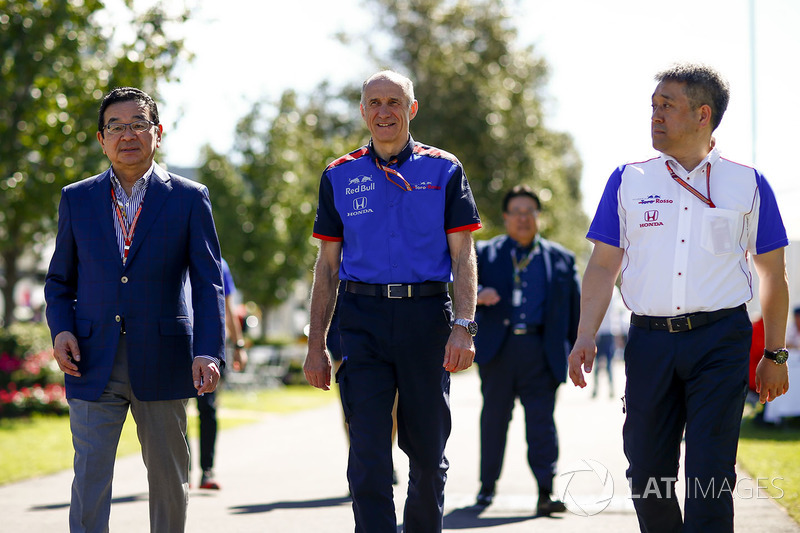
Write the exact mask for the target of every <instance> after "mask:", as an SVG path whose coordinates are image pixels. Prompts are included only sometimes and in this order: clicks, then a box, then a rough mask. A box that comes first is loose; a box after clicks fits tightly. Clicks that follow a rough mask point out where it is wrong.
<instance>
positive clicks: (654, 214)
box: [644, 209, 658, 222]
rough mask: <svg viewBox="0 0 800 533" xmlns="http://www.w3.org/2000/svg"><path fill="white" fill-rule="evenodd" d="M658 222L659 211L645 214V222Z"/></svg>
mask: <svg viewBox="0 0 800 533" xmlns="http://www.w3.org/2000/svg"><path fill="white" fill-rule="evenodd" d="M656 220H658V211H657V210H655V209H653V210H651V211H645V212H644V221H645V222H655V221H656Z"/></svg>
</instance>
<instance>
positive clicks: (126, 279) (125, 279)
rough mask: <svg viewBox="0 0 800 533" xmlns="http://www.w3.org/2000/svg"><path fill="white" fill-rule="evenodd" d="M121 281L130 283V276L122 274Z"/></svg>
mask: <svg viewBox="0 0 800 533" xmlns="http://www.w3.org/2000/svg"><path fill="white" fill-rule="evenodd" d="M120 281H121V282H122V283H128V276H122V279H121V280H120Z"/></svg>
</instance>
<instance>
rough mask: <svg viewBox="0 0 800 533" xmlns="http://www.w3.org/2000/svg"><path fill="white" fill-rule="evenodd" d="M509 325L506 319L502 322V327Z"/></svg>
mask: <svg viewBox="0 0 800 533" xmlns="http://www.w3.org/2000/svg"><path fill="white" fill-rule="evenodd" d="M509 324H511V321H510V320H509V319H507V318H506V319H505V320H503V325H504V326H507V325H509Z"/></svg>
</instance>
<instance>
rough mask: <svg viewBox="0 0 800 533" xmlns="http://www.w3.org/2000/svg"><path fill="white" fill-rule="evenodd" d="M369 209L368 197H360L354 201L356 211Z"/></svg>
mask: <svg viewBox="0 0 800 533" xmlns="http://www.w3.org/2000/svg"><path fill="white" fill-rule="evenodd" d="M366 208H367V197H366V196H359V197H358V198H356V199H355V200H353V209H355V210H356V211H361V210H362V209H366Z"/></svg>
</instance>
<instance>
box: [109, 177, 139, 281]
mask: <svg viewBox="0 0 800 533" xmlns="http://www.w3.org/2000/svg"><path fill="white" fill-rule="evenodd" d="M111 201H112V202H114V208H115V209H116V210H117V220H118V221H119V228H120V230H121V231H122V237H123V238H124V239H125V247H124V249H123V252H122V264H123V265H124V264H125V262H126V261H127V260H128V250H130V249H131V243H132V242H133V233H134V232H135V231H136V223H137V222H138V221H139V213H141V212H142V204H143V203H144V198H142V201H141V202H139V207H138V208H137V209H136V214H135V215H134V216H133V222H131V224H130V226H128V220H127V218H126V217H125V216H123V214H122V209H121V207H120V202H119V200H117V193H115V192H114V185H111Z"/></svg>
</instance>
